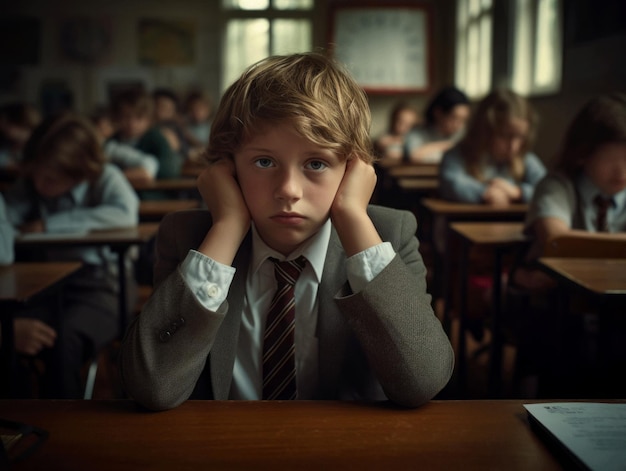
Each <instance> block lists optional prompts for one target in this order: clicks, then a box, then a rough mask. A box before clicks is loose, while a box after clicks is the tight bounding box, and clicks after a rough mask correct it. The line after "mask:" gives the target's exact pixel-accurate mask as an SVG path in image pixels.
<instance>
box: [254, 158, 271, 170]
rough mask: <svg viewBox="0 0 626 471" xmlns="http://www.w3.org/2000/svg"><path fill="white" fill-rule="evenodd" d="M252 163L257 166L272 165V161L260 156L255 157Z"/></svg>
mask: <svg viewBox="0 0 626 471" xmlns="http://www.w3.org/2000/svg"><path fill="white" fill-rule="evenodd" d="M254 164H255V165H256V166H257V167H261V168H268V167H271V166H272V161H271V160H270V159H268V158H265V157H261V158H260V159H256V160H255V161H254Z"/></svg>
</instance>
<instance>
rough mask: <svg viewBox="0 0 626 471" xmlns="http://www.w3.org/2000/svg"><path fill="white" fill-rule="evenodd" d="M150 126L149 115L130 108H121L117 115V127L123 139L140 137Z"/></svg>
mask: <svg viewBox="0 0 626 471" xmlns="http://www.w3.org/2000/svg"><path fill="white" fill-rule="evenodd" d="M149 127H150V116H148V115H147V114H144V113H140V112H137V111H135V110H133V109H131V108H123V109H122V110H121V112H120V115H119V116H118V128H119V130H120V133H121V134H122V137H124V138H125V139H136V138H138V137H141V136H142V135H143V134H144V133H145V132H146V131H147V130H148V128H149Z"/></svg>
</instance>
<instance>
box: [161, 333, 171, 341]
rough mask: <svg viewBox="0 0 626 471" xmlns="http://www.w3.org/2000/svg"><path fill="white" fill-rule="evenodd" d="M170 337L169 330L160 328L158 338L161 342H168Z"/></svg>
mask: <svg viewBox="0 0 626 471" xmlns="http://www.w3.org/2000/svg"><path fill="white" fill-rule="evenodd" d="M171 338H172V333H171V332H170V331H169V330H162V331H161V332H160V333H159V339H160V340H161V342H169V340H170V339H171Z"/></svg>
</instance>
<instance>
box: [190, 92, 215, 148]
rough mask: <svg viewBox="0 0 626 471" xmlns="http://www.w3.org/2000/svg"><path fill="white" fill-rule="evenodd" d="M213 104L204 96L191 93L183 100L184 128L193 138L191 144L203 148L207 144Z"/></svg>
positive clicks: (199, 93)
mask: <svg viewBox="0 0 626 471" xmlns="http://www.w3.org/2000/svg"><path fill="white" fill-rule="evenodd" d="M212 117H213V104H212V102H211V100H210V99H209V97H208V96H206V94H204V93H202V92H191V93H190V94H189V95H187V99H186V100H185V127H186V131H187V132H188V133H189V134H191V136H193V138H194V141H193V144H194V146H196V147H198V146H199V147H203V146H206V145H207V144H208V143H209V134H210V133H211V118H212Z"/></svg>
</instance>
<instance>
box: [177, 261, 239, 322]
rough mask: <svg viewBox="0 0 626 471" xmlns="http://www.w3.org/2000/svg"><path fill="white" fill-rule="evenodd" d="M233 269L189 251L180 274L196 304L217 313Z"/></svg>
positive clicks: (225, 293) (181, 265)
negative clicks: (196, 301)
mask: <svg viewBox="0 0 626 471" xmlns="http://www.w3.org/2000/svg"><path fill="white" fill-rule="evenodd" d="M235 271H236V270H235V268H233V267H231V266H228V265H223V264H221V263H219V262H216V261H215V260H213V259H212V258H209V257H207V256H206V255H203V254H201V253H200V252H198V251H196V250H190V251H189V253H188V254H187V256H186V257H185V260H183V263H181V264H180V273H181V274H182V276H183V279H184V280H185V283H186V284H187V287H188V288H189V289H190V290H191V292H192V293H193V294H194V296H195V297H196V299H197V300H198V302H199V303H200V304H201V305H202V306H203V307H204V308H205V309H207V310H209V311H217V310H218V308H219V307H220V306H221V305H222V303H223V302H224V300H225V299H226V296H227V294H228V289H229V288H230V284H231V283H232V281H233V277H234V276H235Z"/></svg>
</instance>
